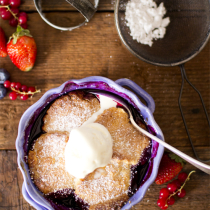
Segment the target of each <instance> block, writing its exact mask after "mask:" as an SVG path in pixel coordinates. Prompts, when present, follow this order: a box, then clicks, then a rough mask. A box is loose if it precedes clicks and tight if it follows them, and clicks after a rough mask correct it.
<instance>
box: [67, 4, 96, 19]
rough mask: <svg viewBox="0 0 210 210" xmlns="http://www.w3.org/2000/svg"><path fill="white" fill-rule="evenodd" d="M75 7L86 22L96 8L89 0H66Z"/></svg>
mask: <svg viewBox="0 0 210 210" xmlns="http://www.w3.org/2000/svg"><path fill="white" fill-rule="evenodd" d="M66 1H67V2H68V3H69V4H71V5H72V6H73V7H75V8H76V9H77V10H78V11H79V12H80V13H81V14H82V15H83V16H84V17H85V19H86V21H87V22H89V20H90V19H91V18H92V17H93V15H94V13H95V12H96V8H95V7H94V5H93V4H92V3H91V2H90V1H89V0H66Z"/></svg>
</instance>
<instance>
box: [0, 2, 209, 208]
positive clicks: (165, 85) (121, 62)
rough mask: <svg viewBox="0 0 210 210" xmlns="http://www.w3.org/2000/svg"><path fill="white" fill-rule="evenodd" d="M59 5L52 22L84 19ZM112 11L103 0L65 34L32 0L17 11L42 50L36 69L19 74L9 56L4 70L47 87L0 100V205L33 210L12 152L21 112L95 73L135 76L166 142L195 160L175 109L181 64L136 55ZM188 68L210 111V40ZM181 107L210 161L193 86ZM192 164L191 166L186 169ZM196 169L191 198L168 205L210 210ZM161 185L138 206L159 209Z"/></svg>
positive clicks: (1, 63) (0, 63) (205, 179)
mask: <svg viewBox="0 0 210 210" xmlns="http://www.w3.org/2000/svg"><path fill="white" fill-rule="evenodd" d="M56 2H58V1H55V0H52V5H51V6H50V5H48V4H46V5H45V11H46V12H47V13H46V14H47V16H48V17H49V18H51V20H53V21H54V22H55V23H56V21H58V20H60V21H61V22H63V23H64V24H65V23H68V24H69V23H70V24H73V23H76V22H77V21H78V18H81V16H80V15H79V14H78V13H76V12H74V11H72V9H71V8H67V7H66V4H65V3H60V4H58V3H57V4H56ZM55 5H56V7H55ZM55 8H56V9H55ZM113 8H114V0H101V1H100V4H99V7H98V12H97V13H96V14H95V15H94V17H93V19H92V20H91V21H90V23H88V24H87V25H85V26H83V27H81V28H80V29H76V30H73V31H72V32H61V31H59V30H56V29H53V28H51V27H50V26H48V25H47V24H46V23H45V22H43V21H42V19H41V18H40V16H39V15H38V14H37V12H36V9H35V7H34V4H33V1H32V0H27V1H26V0H25V1H23V3H22V5H21V8H20V9H21V10H22V11H26V12H27V13H28V17H29V21H28V25H29V29H30V31H31V33H32V34H33V36H34V38H35V40H36V43H37V47H38V53H37V60H36V64H35V67H34V69H33V70H32V71H30V72H21V71H20V70H18V69H17V68H16V67H15V66H14V65H13V64H12V62H11V61H10V59H9V57H7V58H0V68H5V69H7V70H8V71H9V73H10V75H11V80H12V81H14V82H20V83H22V84H25V85H28V86H37V87H38V88H39V89H41V90H42V92H41V93H40V94H36V95H35V96H34V97H33V98H32V99H29V100H27V101H21V100H20V99H17V100H16V101H11V100H9V98H8V96H7V97H5V98H4V99H2V100H0V163H1V167H0V184H1V188H0V210H1V209H2V210H4V209H6V210H7V209H8V210H10V209H11V210H29V209H33V207H30V205H29V204H28V203H27V202H26V201H25V200H24V198H23V197H22V193H21V187H22V182H23V179H22V175H21V172H20V170H19V169H18V166H17V163H16V159H17V155H16V151H15V140H16V136H17V130H18V123H19V120H20V117H21V115H22V114H23V113H24V111H25V110H26V109H27V108H28V107H29V106H31V105H32V104H33V103H35V102H36V101H37V100H38V99H39V98H40V97H41V96H42V95H43V94H44V93H45V92H46V91H47V90H49V89H51V88H54V87H57V86H59V85H61V84H62V83H63V82H65V81H66V80H68V79H80V78H84V77H88V76H94V75H98V76H105V77H108V78H110V79H112V80H116V79H119V78H129V79H131V80H133V81H134V82H136V83H137V84H138V85H139V86H141V87H142V88H143V89H145V90H146V91H147V92H148V93H149V94H150V95H151V96H152V97H153V98H154V100H155V103H156V110H155V113H154V117H155V120H156V122H157V123H158V125H159V126H160V128H161V129H162V131H163V133H164V136H165V140H166V142H168V143H169V144H171V145H173V146H175V147H177V148H178V149H180V150H181V151H183V152H186V153H187V154H189V155H191V156H192V157H193V153H192V150H191V147H190V143H189V140H188V137H187V134H186V131H185V128H184V125H183V121H182V118H181V115H180V111H179V107H178V96H179V91H180V85H181V74H180V70H179V68H178V67H157V66H153V65H150V64H147V63H145V62H143V61H141V60H139V59H137V58H136V57H134V56H133V55H132V54H131V53H130V52H129V51H128V50H127V49H126V48H125V47H124V46H123V44H122V42H121V41H120V38H119V36H118V34H117V31H116V28H115V25H114V14H113ZM62 11H65V12H62ZM64 13H65V15H64ZM0 26H1V27H2V28H3V29H4V31H5V33H6V36H7V37H9V36H10V35H11V34H12V33H13V32H14V28H12V27H10V26H9V24H8V22H7V21H3V20H0ZM185 67H186V72H187V75H188V78H189V80H190V81H191V82H192V83H193V84H194V85H195V86H196V87H197V88H198V89H199V90H200V92H201V94H202V96H203V99H204V102H205V104H206V108H207V111H208V113H209V114H210V42H208V43H207V45H206V46H205V48H204V49H203V50H202V52H201V53H199V54H198V55H197V56H196V57H195V58H193V59H192V60H190V61H189V62H187V63H186V65H185ZM182 105H183V110H184V114H185V117H186V120H187V123H188V126H189V130H190V132H191V135H192V139H193V142H194V145H195V146H196V149H197V151H198V154H199V157H201V158H204V159H210V141H209V140H210V130H209V128H208V125H207V122H206V120H205V115H204V112H203V109H202V106H201V104H200V101H199V97H198V96H197V94H195V92H194V91H193V90H192V89H191V88H190V87H189V86H188V85H186V86H185V88H184V93H183V98H182ZM193 169H195V168H194V167H193V166H191V165H190V164H187V165H186V166H185V168H184V171H186V172H189V171H191V170H193ZM196 171H197V172H196V173H195V174H193V175H192V179H191V181H190V182H188V183H187V186H186V190H187V196H186V197H185V198H183V199H179V200H177V202H176V203H175V204H174V205H173V206H172V207H170V208H169V209H177V210H179V209H180V210H183V209H186V210H188V209H199V210H206V209H210V176H208V175H206V174H204V173H203V172H201V171H199V170H196ZM164 187H165V185H164ZM160 188H162V186H157V185H156V184H153V185H151V186H150V187H149V190H148V191H147V193H146V195H145V197H144V199H143V200H142V202H141V203H139V204H137V205H136V206H134V207H133V209H136V210H137V209H145V210H147V209H159V208H158V207H157V205H156V201H157V199H158V194H159V190H160Z"/></svg>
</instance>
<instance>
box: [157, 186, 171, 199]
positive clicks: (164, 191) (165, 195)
mask: <svg viewBox="0 0 210 210" xmlns="http://www.w3.org/2000/svg"><path fill="white" fill-rule="evenodd" d="M169 194H170V192H169V190H168V189H167V188H162V189H161V190H160V196H159V198H168V196H169Z"/></svg>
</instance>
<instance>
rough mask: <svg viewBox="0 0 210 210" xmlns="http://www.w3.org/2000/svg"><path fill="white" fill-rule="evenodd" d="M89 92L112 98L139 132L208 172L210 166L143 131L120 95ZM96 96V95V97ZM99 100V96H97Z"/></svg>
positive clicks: (209, 172) (209, 171)
mask: <svg viewBox="0 0 210 210" xmlns="http://www.w3.org/2000/svg"><path fill="white" fill-rule="evenodd" d="M91 93H93V94H94V95H96V97H97V95H99V96H100V95H103V96H107V97H110V98H113V100H114V101H116V102H118V103H120V104H121V105H123V107H124V108H125V109H126V110H127V111H128V114H129V118H130V121H131V123H132V125H133V126H134V127H135V128H136V129H137V130H138V131H140V132H141V133H143V134H144V135H146V136H148V137H149V138H151V139H152V140H154V141H156V142H158V143H159V144H161V145H162V146H164V147H165V148H167V149H168V150H170V151H171V152H173V153H175V154H177V155H178V156H179V157H181V158H182V159H184V160H186V161H187V162H188V163H190V164H192V165H193V166H195V167H196V168H198V169H200V170H201V171H203V172H205V173H207V174H210V166H209V165H207V164H205V163H202V162H200V161H198V160H196V159H194V158H192V157H190V156H189V155H186V154H185V153H183V152H181V151H180V150H178V149H176V148H174V147H172V146H171V145H169V144H167V143H166V142H164V141H163V140H161V139H159V138H157V137H156V136H154V135H152V134H151V133H149V132H147V131H145V130H144V129H142V128H141V127H139V126H138V125H137V124H136V122H135V121H134V119H133V115H132V113H131V111H130V109H129V107H128V105H127V104H126V103H125V102H124V101H123V100H122V99H121V97H119V96H116V95H113V94H111V93H108V92H98V91H97V90H94V91H91ZM97 98H98V97H97ZM99 101H100V98H99Z"/></svg>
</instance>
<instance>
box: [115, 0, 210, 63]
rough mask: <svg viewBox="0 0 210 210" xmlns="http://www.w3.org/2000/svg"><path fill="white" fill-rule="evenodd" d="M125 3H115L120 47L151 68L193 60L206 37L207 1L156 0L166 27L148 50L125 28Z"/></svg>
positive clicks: (209, 25)
mask: <svg viewBox="0 0 210 210" xmlns="http://www.w3.org/2000/svg"><path fill="white" fill-rule="evenodd" d="M127 2H128V0H119V5H118V6H119V8H118V14H117V15H118V21H119V23H118V25H119V28H118V31H119V32H120V33H121V34H120V35H121V38H122V39H124V44H125V45H127V47H128V48H130V50H131V51H133V53H134V54H135V55H136V56H137V57H139V58H140V59H142V60H144V61H146V62H148V63H151V64H155V65H163V66H171V65H172V66H174V65H180V64H181V63H184V62H186V61H187V60H189V59H191V58H192V57H194V56H195V55H196V54H197V53H198V52H199V51H200V50H201V49H202V47H203V45H204V44H205V42H206V41H207V39H208V37H209V34H210V1H209V0H199V1H198V0H163V1H162V0H156V1H155V2H156V3H157V5H159V4H160V3H161V2H163V3H164V6H165V8H166V10H167V13H166V15H165V16H166V17H170V24H169V25H168V26H167V28H166V35H165V37H164V38H163V39H158V40H154V43H153V45H152V47H150V46H148V45H143V44H140V43H138V42H137V41H136V40H133V39H132V37H131V36H130V34H129V33H130V29H129V28H128V27H127V26H126V21H125V6H126V4H127Z"/></svg>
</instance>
